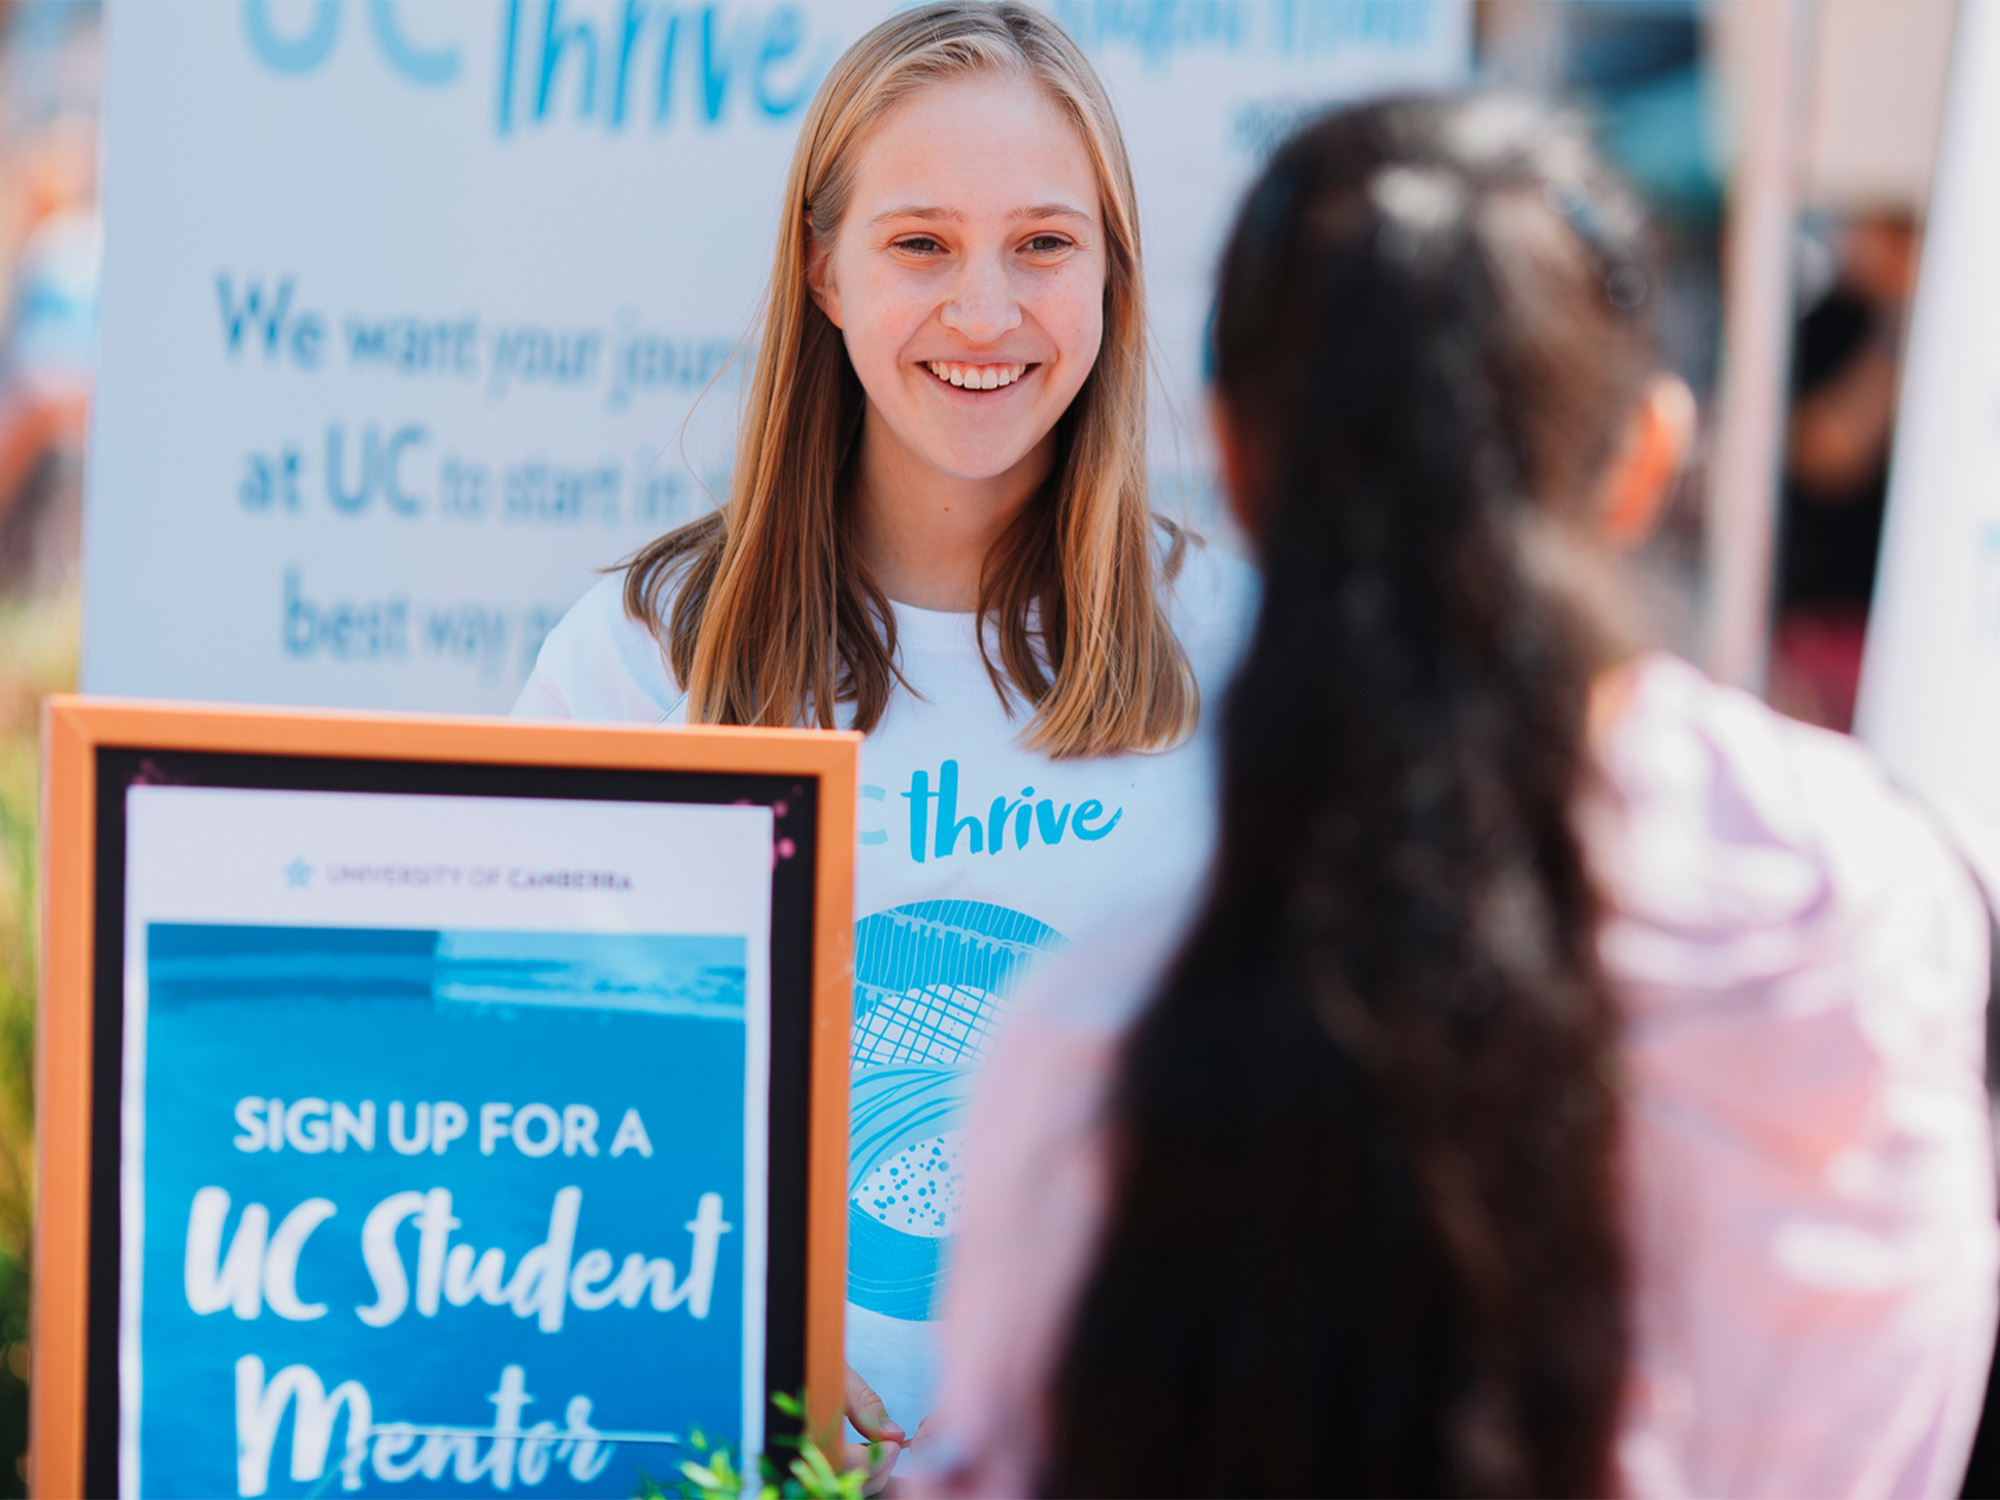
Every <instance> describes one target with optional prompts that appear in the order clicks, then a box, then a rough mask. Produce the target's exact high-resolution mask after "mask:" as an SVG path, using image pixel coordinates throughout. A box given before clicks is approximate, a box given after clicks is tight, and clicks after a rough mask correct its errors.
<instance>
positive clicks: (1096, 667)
mask: <svg viewBox="0 0 2000 1500" xmlns="http://www.w3.org/2000/svg"><path fill="white" fill-rule="evenodd" d="M785 194H786V196H785V206H784V212H783V215H782V218H781V225H782V227H781V229H780V233H779V239H778V246H777V254H776V258H775V264H774V266H773V269H772V275H771V284H770V290H769V293H768V295H767V300H766V305H765V314H764V325H763V330H762V334H761V343H760V347H759V354H758V359H757V365H756V368H755V371H754V373H753V376H752V379H751V382H750V393H749V399H748V403H747V407H746V413H745V420H744V425H743V429H742V433H741V435H740V438H739V442H738V449H737V458H736V467H735V473H734V478H733V481H732V486H731V490H730V494H729V497H728V500H727V503H726V504H725V505H724V506H723V507H722V508H721V509H720V510H718V511H717V512H716V513H715V514H713V515H711V516H708V517H706V518H704V519H702V520H700V521H697V522H695V523H693V524H692V525H689V526H685V527H682V528H681V529H680V530H678V531H675V532H671V533H669V534H668V535H666V536H663V537H661V538H660V539H658V540H657V541H655V542H654V543H652V544H651V545H650V546H649V547H647V548H645V549H644V550H643V551H642V552H640V553H639V554H638V556H637V557H635V558H634V559H632V560H631V561H630V563H629V564H628V565H627V566H626V567H624V568H623V569H622V570H620V572H619V574H617V575H615V576H613V577H610V578H607V579H606V580H605V581H604V582H603V583H602V584H600V585H599V586H598V587H597V588H596V589H595V590H593V591H592V592H591V593H590V594H588V595H586V596H585V598H584V599H583V600H582V601H581V602H579V603H578V605H577V606H576V608H575V609H573V610H572V611H571V613H570V614H569V616H568V617H567V618H566V619H565V620H564V621H563V623H562V624H561V625H560V626H559V627H558V628H557V629H556V631H555V632H554V633H553V634H552V635H551V636H550V638H549V641H548V643H547V645H546V646H545V647H544V649H543V652H542V656H541V659H540V661H539V663H538V664H537V666H536V669H535V673H534V675H533V677H532V678H531V679H530V681H529V683H528V686H527V688H526V690H525V691H524V692H523V694H522V697H521V701H520V704H519V705H518V707H517V712H520V713H524V714H533V715H538V716H544V717H549V716H560V717H575V718H584V719H621V720H628V721H629V720H639V721H646V722H655V723H660V724H675V723H727V724H781V725H800V724H803V725H819V726H823V727H840V728H856V729H860V730H862V731H864V732H865V733H866V734H867V736H868V738H867V740H866V743H865V745H864V747H863V751H862V781H863V785H862V787H861V796H862V799H863V800H862V803H861V807H862V832H861V846H860V848H859V850H858V852H857V878H856V907H857V915H858V916H859V918H860V920H859V923H858V925H857V929H856V934H855V1021H854V1034H853V1042H854V1072H853V1095H854V1129H853V1136H852V1161H851V1172H850V1187H851V1198H850V1205H849V1238H850V1248H849V1287H848V1295H849V1302H850V1305H849V1308H848V1354H849V1361H850V1363H851V1365H852V1366H853V1369H854V1371H855V1372H856V1373H855V1377H854V1378H853V1379H852V1380H851V1381H850V1392H849V1394H850V1414H851V1416H852V1417H853V1418H854V1420H855V1422H856V1424H857V1426H858V1427H859V1428H860V1429H861V1430H862V1431H863V1432H864V1433H867V1434H869V1435H872V1436H880V1437H882V1438H885V1439H886V1440H887V1441H888V1442H889V1444H890V1446H891V1447H892V1449H894V1448H899V1447H900V1446H901V1445H902V1444H903V1443H904V1442H905V1440H906V1439H908V1438H909V1437H910V1435H912V1434H914V1433H915V1432H916V1431H917V1424H918V1423H919V1422H920V1421H921V1420H922V1418H923V1417H924V1416H925V1415H926V1414H927V1413H928V1411H929V1409H930V1402H931V1395H930V1388H931V1368H932V1354H931V1338H930V1326H929V1320H930V1318H931V1316H932V1310H933V1309H932V1304H933V1298H934V1294H935V1292H936V1290H937V1288H938V1285H939V1281H940V1278H941V1272H942V1267H943V1263H944V1259H945V1256H946V1253H947V1250H948V1246H949V1243H950V1240H951V1237H952V1234H953V1233H954V1230H955V1226H956V1222H957V1213H958V1206H957V1180H958V1176H957V1154H958V1139H959V1135H958V1130H959V1114H960V1109H961V1106H962V1103H963V1100H964V1097H965V1094H966V1091H967V1083H968V1077H969V1074H970V1071H971V1069H972V1068H973V1067H974V1066H975V1065H976V1064H977V1063H978V1062H979V1061H980V1059H981V1058H982V1057H983V1056H984V1053H985V1050H986V1046H987V1043H988V1040H989V1038H990V1037H991V1035H992V1032H993V1030H994V1028H995V1026H996V1025H997V1023H998V1021H999V1018H1000V1015H1001V1013H1002V1012H1003V1011H1004V1009H1005V1007H1006V1005H1007V1003H1008V998H1009V996H1010V995H1011V994H1012V993H1013V992H1014V991H1015V990H1016V988H1017V987H1018V986H1019V984H1020V982H1021V980H1022V979H1023V978H1024V977H1025V975H1026V974H1027V973H1028V972H1030V971H1031V970H1032V969H1033V968H1034V967H1035V966H1036V965H1037V964H1038V963H1039V962H1041V960H1042V959H1044V958H1045V957H1046V956H1047V955H1048V954H1050V953H1051V952H1053V951H1055V950H1056V949H1058V948H1060V947H1063V946H1066V945H1067V943H1068V942H1069V941H1071V940H1073V939H1075V938H1077V937H1079V936H1081V935H1082V934H1084V933H1085V932H1087V931H1089V930H1091V929H1093V928H1096V927H1099V926H1101V925H1104V924H1105V923H1107V922H1110V921H1115V920H1116V919H1117V918H1118V917H1119V916H1120V915H1121V914H1123V913H1127V912H1133V911H1141V912H1147V913H1150V920H1152V921H1155V922H1157V921H1160V920H1163V915H1162V914H1164V913H1169V912H1172V911H1174V910H1178V909H1181V908H1182V907H1184V906H1185V904H1186V902H1187V899H1188V897H1189V895H1190V894H1191V892H1192V890H1193V888H1194V887H1195V886H1196V885H1197V883H1198V882H1199V881H1200V879H1201V876H1202V873H1203V871H1204V869H1205V868H1206V864H1207V859H1208V854H1209V850H1210V846H1211V842H1212V818H1213V813H1212V804H1213V797H1214V794H1213V790H1212V787H1213V779H1214V778H1213V760H1212V756H1211V752H1210V746H1209V738H1208V736H1207V734H1206V733H1205V732H1204V730H1203V729H1202V727H1201V725H1200V719H1201V705H1202V700H1203V695H1204V692H1206V693H1207V694H1208V695H1209V696H1210V697H1211V698H1212V697H1213V696H1214V693H1215V691H1216V689H1217V688H1218V687H1219V685H1220V684H1221V682H1222V681H1224V680H1225V679H1226V676H1227V673H1228V671H1229V669H1230V668H1231V666H1232V665H1233V663H1234V661H1235V658H1236V656H1237V655H1238V654H1239V650H1240V647H1241V645H1242V643H1243V641H1244V639H1245V637H1246V635H1247V633H1248V628H1249V622H1250V617H1251V615H1252V612H1253V610H1254V603H1255V595H1256V588H1255V582H1254V578H1253V577H1252V575H1251V574H1250V572H1249V570H1248V569H1247V568H1246V567H1245V566H1244V565H1242V564H1240V563H1238V562H1236V561H1234V560H1232V559H1230V558H1228V557H1225V556H1222V555H1220V554H1218V553H1216V552H1215V551H1213V550H1211V549H1209V548H1206V547H1204V546H1202V545H1200V544H1199V543H1197V542H1195V541H1193V540H1192V539H1191V538H1189V537H1187V536H1185V535H1184V534H1183V533H1182V532H1180V531H1179V530H1178V529H1176V528H1175V527H1173V526H1172V525H1170V524H1168V523H1165V522H1163V521H1161V520H1159V519H1158V518H1156V517H1155V516H1154V515H1153V513H1152V510H1151V507H1150V505H1149V503H1148V496H1147V485H1146V471H1145V456H1146V432H1145V412H1146V381H1145V375H1146V347H1145V314H1144V300H1143V290H1142V279H1141V275H1140V256H1139V231H1138V215H1137V209H1136V206H1135V204H1134V201H1133V191H1132V174H1131V169H1130V166H1129V164H1128V162H1127V160H1126V156H1125V148H1124V143H1123V140H1122V139H1121V137H1120V134H1119V130H1118V124H1117V120H1116V119H1115V117H1114V116H1113V114H1112V111H1111V106H1110V102H1109V100H1108V99H1107V98H1106V96H1105V93H1104V90H1103V87H1102V85H1101V84H1100V83H1099V81H1098V80H1097V78H1096V76H1095V74H1093V73H1092V71H1091V69H1090V65H1089V64H1088V63H1087V62H1086V61H1085V59H1084V57H1083V55H1082V54H1081V53H1080V52H1079V51H1078V50H1077V48H1076V46H1075V44H1074V43H1073V42H1071V41H1070V39H1069V38H1068V37H1067V36H1065V35H1064V34H1063V32H1062V31H1061V29H1060V28H1059V27H1058V26H1056V24H1055V23H1054V22H1053V21H1051V20H1050V19H1049V18H1048V17H1047V16H1045V15H1043V14H1041V13H1039V12H1037V11H1034V10H1031V9H1029V8H1027V7H1026V6H1022V5H1015V4H994V5H989V4H981V3H976V0H954V3H949V4H943V5H934V6H929V7H926V8H923V9H920V10H913V11H908V12H905V13H903V14H901V15H898V16H896V17H894V18H893V19H891V20H889V21H886V22H884V23H883V24H882V25H880V26H878V27H877V28H875V30H873V31H872V32H870V33H869V34H868V35H867V36H865V37H863V38H862V39H861V40H860V41H858V42H857V43H856V44H855V45H854V46H853V47H852V48H851V49H849V51H848V52H847V53H846V54H845V55H844V56H843V57H842V58H841V59H840V60H839V62H838V63H837V64H836V65H835V67H834V69H833V72H832V73H831V75H830V76H829V77H828V79H827V81H826V83H825V84H824V86H823V87H822V88H821V90H820V93H819V97H818V98H817V99H816V100H815V102H814V104H813V108H812V111H811V114H810V116H809V117H808V119H807V121H806V124H805V128H804V131H803V133H802V134H801V136H800V139H799V144H798V148H797V153H796V155H795V157H794V160H793V164H792V169H791V174H790V178H789V180H788V182H787V184H786V188H785Z"/></svg>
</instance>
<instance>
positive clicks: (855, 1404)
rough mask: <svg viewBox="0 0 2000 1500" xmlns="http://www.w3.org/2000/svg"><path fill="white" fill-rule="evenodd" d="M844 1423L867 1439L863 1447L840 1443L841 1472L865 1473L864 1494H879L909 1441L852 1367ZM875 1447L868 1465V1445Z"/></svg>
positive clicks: (870, 1388)
mask: <svg viewBox="0 0 2000 1500" xmlns="http://www.w3.org/2000/svg"><path fill="white" fill-rule="evenodd" d="M847 1420H848V1421H849V1422H851V1423H853V1424H854V1430H855V1431H856V1432H858V1433H860V1434H861V1436H862V1437H863V1438H865V1439H867V1442H862V1443H842V1444H841V1445H840V1466H841V1467H842V1468H843V1469H866V1470H867V1471H868V1483H867V1486H866V1489H867V1493H868V1494H871V1495H875V1494H880V1493H881V1491H882V1487H883V1486H884V1485H885V1484H887V1483H888V1482H889V1476H890V1475H891V1474H892V1473H894V1472H895V1469H896V1460H897V1459H898V1458H900V1457H902V1454H903V1444H904V1443H905V1442H906V1441H908V1439H907V1437H906V1436H905V1434H904V1432H903V1429H902V1428H901V1427H899V1426H897V1425H896V1423H895V1421H894V1420H893V1419H891V1417H890V1416H889V1412H888V1409H887V1408H886V1407H884V1406H883V1405H882V1398H881V1397H880V1396H878V1395H876V1394H875V1388H874V1387H873V1386H871V1385H869V1383H868V1382H867V1381H865V1380H863V1379H862V1378H861V1377H860V1376H859V1375H857V1374H855V1373H854V1367H853V1366H852V1365H849V1366H848V1367H847ZM871 1443H872V1444H874V1445H875V1457H874V1461H873V1462H872V1463H871V1462H870V1461H869V1456H868V1447H869V1444H871Z"/></svg>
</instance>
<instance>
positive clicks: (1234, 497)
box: [1208, 395, 1264, 541]
mask: <svg viewBox="0 0 2000 1500" xmlns="http://www.w3.org/2000/svg"><path fill="white" fill-rule="evenodd" d="M1208 421H1209V426H1210V427H1211V428H1212V429H1213V430H1214V432H1215V446H1216V448H1217V449H1218V450H1220V452H1221V454H1222V487H1223V489H1224V491H1226V494H1225V496H1224V498H1225V499H1227V501H1228V502H1229V513H1230V514H1231V515H1232V516H1234V517H1235V518H1236V524H1237V525H1238V526H1241V527H1242V528H1243V531H1244V534H1245V535H1246V536H1248V537H1249V538H1250V539H1251V540H1252V541H1262V540H1263V530H1264V527H1263V520H1264V518H1263V513H1262V506H1261V504H1260V503H1259V500H1258V498H1257V497H1258V496H1259V495H1260V494H1262V486H1261V483H1260V476H1259V475H1258V474H1257V473H1256V472H1255V470H1256V469H1257V467H1258V466H1257V463H1256V460H1255V458H1254V456H1253V455H1252V454H1251V451H1250V444H1249V439H1248V438H1247V437H1246V436H1245V435H1244V432H1243V429H1242V428H1241V427H1240V426H1238V425H1237V421H1236V418H1235V417H1233V416H1231V415H1230V412H1229V408H1228V407H1227V406H1226V405H1224V404H1223V400H1222V397H1221V396H1219V395H1211V396H1210V397H1209V400H1208Z"/></svg>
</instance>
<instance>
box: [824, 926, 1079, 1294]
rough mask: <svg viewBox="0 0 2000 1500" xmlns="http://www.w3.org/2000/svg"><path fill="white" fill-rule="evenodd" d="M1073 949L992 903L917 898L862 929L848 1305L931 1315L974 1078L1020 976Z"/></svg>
mask: <svg viewBox="0 0 2000 1500" xmlns="http://www.w3.org/2000/svg"><path fill="white" fill-rule="evenodd" d="M1064 946H1066V943H1065V940H1064V938H1063V936H1062V934H1061V933H1059V932H1057V931H1056V930H1055V929H1054V928H1053V927H1050V926H1049V925H1048V924H1047V923H1044V922H1038V921H1036V920H1035V919H1034V918H1033V917H1029V916H1024V915H1023V914H1022V913H1020V912H1017V911H1009V910H1008V909H1007V908H1006V907H1004V906H993V905H989V904H988V903H986V902H984V901H918V902H914V903H912V904H911V905H908V906H898V907H895V908H893V909H891V910H889V911H883V912H877V913H875V914H874V915H873V916H870V917H865V918H863V919H862V920H861V921H860V922H858V923H856V924H855V929H854V1035H853V1076H852V1080H851V1090H852V1092H851V1109H852V1129H851V1134H850V1136H849V1142H848V1178H847V1183H848V1194H849V1197H848V1205H847V1230H848V1245H847V1296H848V1300H849V1301H851V1302H853V1303H855V1304H857V1305H858V1306H861V1307H865V1308H867V1309H869V1310H870V1311H871V1312H878V1313H882V1314H884V1315H885V1316H888V1317H892V1318H906V1319H913V1320H921V1319H925V1318H928V1317H930V1316H931V1307H932V1301H933V1298H934V1296H935V1294H936V1291H937V1288H938V1284H939V1283H940V1281H942V1279H943V1273H944V1264H945V1257H946V1255H947V1253H948V1251H949V1249H950V1243H951V1231H952V1226H953V1223H954V1221H955V1218H956V1210H957V1201H956V1200H957V1190H958V1149H957V1146H958V1127H959V1125H960V1123H961V1121H962V1119H963V1113H964V1108H965V1102H966V1099H967V1097H968V1095H969V1094H970V1092H971V1085H972V1076H973V1072H974V1070H975V1068H976V1067H977V1065H978V1064H979V1062H980V1061H981V1060H982V1059H983V1058H984V1057H985V1055H986V1051H987V1048H988V1046H989V1045H990V1044H991V1042H992V1039H993V1036H994V1033H995V1032H996V1031H997V1030H998V1027H999V1023H1000V1020H1001V1017H1002V1016H1003V1015H1004V1014H1005V1012H1006V1006H1007V1002H1008V1000H1009V999H1010V998H1011V997H1012V996H1013V995H1014V993H1015V992H1016V991H1017V990H1018V988H1019V986H1020V984H1021V982H1022V980H1023V979H1025V978H1026V977H1027V975H1028V974H1029V973H1030V972H1031V971H1032V970H1033V969H1034V968H1035V967H1036V966H1037V965H1039V964H1040V963H1041V962H1042V961H1043V960H1044V959H1045V958H1047V957H1048V956H1049V955H1050V954H1052V953H1055V952H1057V951H1059V950H1060V949H1061V948H1063V947H1064Z"/></svg>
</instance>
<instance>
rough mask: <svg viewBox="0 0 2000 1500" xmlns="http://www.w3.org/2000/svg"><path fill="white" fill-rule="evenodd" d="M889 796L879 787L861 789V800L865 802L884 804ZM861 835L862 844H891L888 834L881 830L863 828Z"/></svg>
mask: <svg viewBox="0 0 2000 1500" xmlns="http://www.w3.org/2000/svg"><path fill="white" fill-rule="evenodd" d="M888 796H889V794H888V793H887V792H886V791H884V790H883V789H882V788H881V787H879V786H864V787H863V788H862V789H861V800H862V801H863V802H883V801H887V800H888ZM860 835H861V842H862V843H864V844H886V843H888V842H889V835H888V833H887V832H886V831H885V830H883V829H880V828H863V829H862V830H860Z"/></svg>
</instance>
